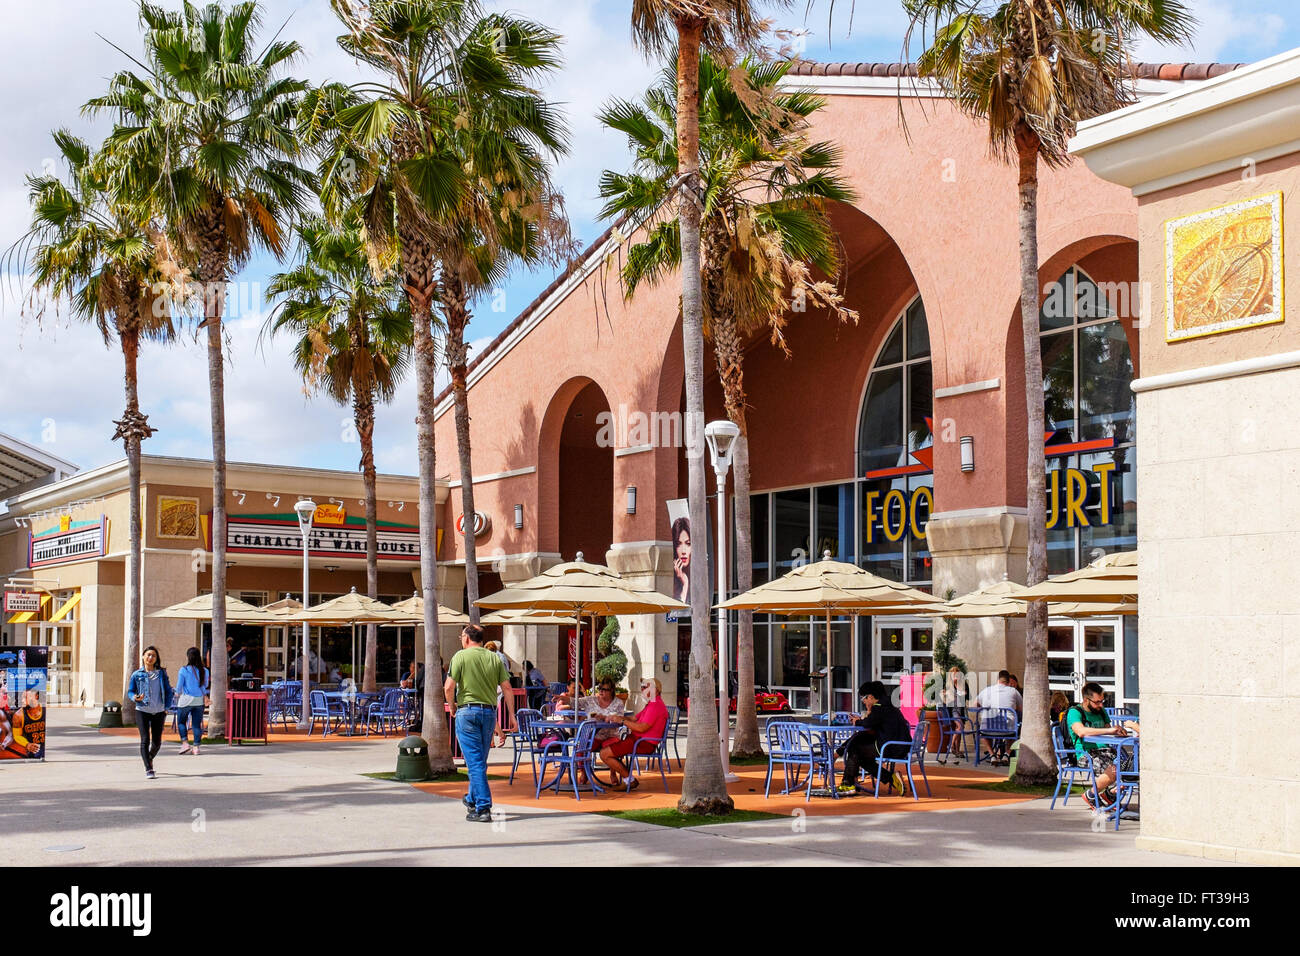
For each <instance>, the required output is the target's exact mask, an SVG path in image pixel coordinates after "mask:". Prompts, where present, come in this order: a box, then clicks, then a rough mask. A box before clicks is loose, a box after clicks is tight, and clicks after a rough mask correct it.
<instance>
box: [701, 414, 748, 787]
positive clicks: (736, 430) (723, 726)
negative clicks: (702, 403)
mask: <svg viewBox="0 0 1300 956" xmlns="http://www.w3.org/2000/svg"><path fill="white" fill-rule="evenodd" d="M738 437H740V427H739V426H738V425H736V423H735V422H728V421H718V422H709V423H708V424H707V425H705V426H704V440H705V441H706V442H707V443H708V446H709V460H710V461H712V462H713V474H714V477H716V478H717V484H718V544H717V548H718V601H719V602H721V601H725V600H726V599H727V472H728V471H730V470H731V450H732V448H734V447H735V444H736V439H737V438H738ZM730 664H731V655H730V654H729V653H728V649H727V612H726V611H724V610H723V609H722V608H719V609H718V745H719V747H720V748H721V750H722V773H723V776H725V777H726V779H727V781H728V782H729V783H734V782H735V781H737V780H739V779H740V778H739V777H737V776H736V775H735V774H734V773H732V772H731V755H730V749H731V747H730V743H731V734H730V727H729V725H728V719H727V712H728V710H729V708H728V706H727V704H728V702H729V701H730V699H731V694H730V693H729V691H730V689H731V688H730V687H729V686H728V685H729V683H730V682H729V681H728V679H727V678H728V677H729V675H730V673H731V671H730V666H729V665H730Z"/></svg>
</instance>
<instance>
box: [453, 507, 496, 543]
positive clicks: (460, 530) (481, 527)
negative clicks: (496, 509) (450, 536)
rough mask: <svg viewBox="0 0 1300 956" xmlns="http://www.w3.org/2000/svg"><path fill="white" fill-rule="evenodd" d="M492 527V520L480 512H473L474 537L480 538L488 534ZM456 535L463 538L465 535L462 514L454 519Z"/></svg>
mask: <svg viewBox="0 0 1300 956" xmlns="http://www.w3.org/2000/svg"><path fill="white" fill-rule="evenodd" d="M491 527H492V519H491V518H489V517H488V516H487V515H485V514H484V513H483V512H481V511H476V512H474V537H476V538H481V537H483V535H485V534H487V533H488V530H489V529H490V528H491ZM456 533H457V534H459V535H461V536H464V534H465V516H464V515H463V514H462V515H461V516H460V517H459V518H457V519H456Z"/></svg>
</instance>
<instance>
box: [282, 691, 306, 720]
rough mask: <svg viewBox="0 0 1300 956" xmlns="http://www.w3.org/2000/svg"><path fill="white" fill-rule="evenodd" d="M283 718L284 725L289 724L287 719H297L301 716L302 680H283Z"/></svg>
mask: <svg viewBox="0 0 1300 956" xmlns="http://www.w3.org/2000/svg"><path fill="white" fill-rule="evenodd" d="M282 716H283V720H284V723H285V726H286V727H287V726H288V725H289V720H290V719H292V720H294V721H297V720H298V718H299V717H301V716H302V681H300V680H287V681H285V682H284V713H283V715H282Z"/></svg>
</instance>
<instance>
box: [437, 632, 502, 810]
mask: <svg viewBox="0 0 1300 956" xmlns="http://www.w3.org/2000/svg"><path fill="white" fill-rule="evenodd" d="M460 647H461V649H460V650H459V651H457V652H456V653H455V654H454V655H453V656H452V659H451V667H450V668H448V671H447V681H446V683H445V684H443V692H444V694H445V695H446V698H447V700H448V701H450V702H451V706H452V713H453V714H455V717H456V739H457V740H458V741H459V742H460V752H461V753H462V754H464V755H465V770H466V772H467V773H468V774H469V793H467V794H466V795H465V798H464V803H465V808H466V809H467V810H468V811H469V812H468V813H467V814H466V815H465V819H466V820H468V821H470V822H471V823H491V822H492V791H491V790H489V789H488V781H487V761H488V751H489V750H491V749H492V732H493V731H494V730H495V729H496V724H497V689H498V688H500V690H501V692H502V693H503V694H504V695H505V701H506V707H507V714H508V716H509V719H508V720H507V722H506V727H505V729H506V731H513V730H514V729H515V696H514V692H513V691H512V689H511V687H510V675H509V674H508V673H506V668H505V665H504V664H502V663H501V658H499V657H498V656H497V655H496V654H494V653H492V652H491V651H489V650H488V649H487V648H486V647H484V646H483V628H481V627H479V626H478V625H477V624H467V625H465V629H464V630H463V631H461V632H460Z"/></svg>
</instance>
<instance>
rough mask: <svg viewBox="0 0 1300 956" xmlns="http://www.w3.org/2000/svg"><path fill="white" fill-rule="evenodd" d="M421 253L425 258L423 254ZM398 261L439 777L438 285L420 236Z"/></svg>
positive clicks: (427, 680) (429, 719)
mask: <svg viewBox="0 0 1300 956" xmlns="http://www.w3.org/2000/svg"><path fill="white" fill-rule="evenodd" d="M422 252H423V253H426V254H425V255H421V254H420V253H422ZM402 258H403V261H404V264H405V266H406V293H407V296H408V297H409V299H410V301H411V315H412V318H413V320H414V322H415V330H414V332H415V334H414V346H415V388H416V401H417V408H418V411H417V413H416V418H415V424H416V445H417V448H418V450H419V455H420V593H421V595H422V596H423V598H424V722H423V724H422V725H421V727H420V734H421V736H422V737H424V739H425V741H426V742H427V743H428V744H429V771H430V772H431V773H433V774H435V775H437V774H444V773H451V772H452V771H454V770H455V769H456V763H455V761H454V760H453V759H452V756H451V734H450V731H449V727H448V724H447V712H446V697H445V696H444V695H443V692H442V653H441V648H440V647H439V643H440V642H439V632H438V579H437V575H438V554H437V549H438V487H437V478H436V474H437V473H436V468H437V453H436V449H435V446H434V442H433V413H434V407H435V405H436V402H435V398H436V394H435V391H434V380H435V378H436V377H437V374H438V350H437V343H436V342H434V339H433V328H432V325H431V323H432V320H433V314H432V311H431V309H432V305H433V297H434V296H435V295H436V294H437V287H436V286H437V284H436V283H435V282H434V281H433V279H432V269H431V268H429V267H428V263H431V262H432V261H433V257H432V255H431V254H428V245H427V243H423V242H421V241H420V239H419V237H418V236H413V235H403V236H402Z"/></svg>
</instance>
